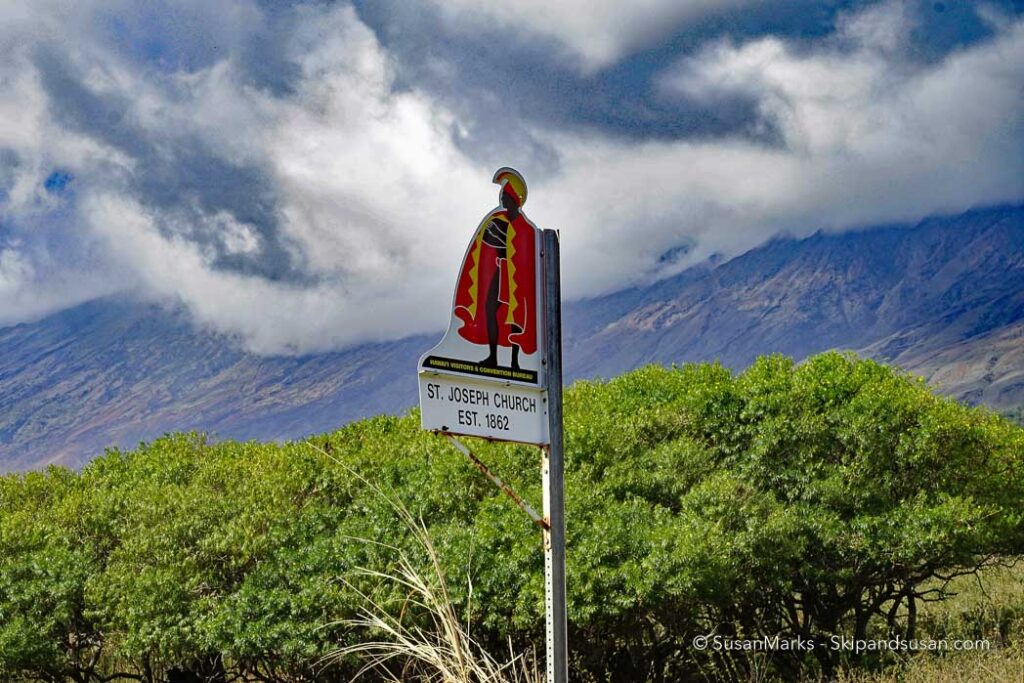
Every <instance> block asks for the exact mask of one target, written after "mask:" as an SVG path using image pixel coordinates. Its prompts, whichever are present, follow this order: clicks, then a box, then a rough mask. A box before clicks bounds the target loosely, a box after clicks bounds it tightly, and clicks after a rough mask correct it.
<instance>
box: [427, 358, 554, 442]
mask: <svg viewBox="0 0 1024 683" xmlns="http://www.w3.org/2000/svg"><path fill="white" fill-rule="evenodd" d="M420 411H421V413H422V416H423V418H422V419H423V425H424V426H425V427H426V428H428V429H432V430H435V431H440V432H446V433H449V434H465V435H467V436H482V437H484V438H488V439H499V440H502V441H520V442H523V443H531V444H546V443H548V441H549V439H548V410H547V398H546V396H545V392H544V391H541V390H540V389H532V388H529V387H524V386H520V385H517V384H506V385H502V384H496V383H494V382H488V381H479V382H478V381H475V380H468V379H462V378H453V377H451V376H448V375H433V376H431V375H428V374H421V375H420ZM427 425H430V426H429V427H427Z"/></svg>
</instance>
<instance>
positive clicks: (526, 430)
mask: <svg viewBox="0 0 1024 683" xmlns="http://www.w3.org/2000/svg"><path fill="white" fill-rule="evenodd" d="M494 182H495V183H498V184H499V185H501V191H500V193H499V201H500V204H499V206H497V207H496V208H494V209H492V210H491V211H490V212H489V213H488V214H487V215H486V216H484V219H483V220H482V221H481V222H480V225H479V226H478V227H477V229H476V232H475V233H474V234H473V238H472V240H470V243H469V246H468V247H467V248H466V253H465V255H464V256H463V258H462V266H461V268H460V269H459V278H458V280H457V282H456V286H455V296H454V297H453V301H452V310H451V319H450V321H449V325H448V331H447V332H446V333H445V336H444V338H443V339H442V340H441V342H440V343H439V344H438V345H437V346H435V347H434V348H433V349H431V350H430V351H428V352H427V353H426V354H424V356H423V357H422V358H420V362H419V385H420V415H421V420H422V424H423V428H424V429H428V430H431V431H437V432H444V433H448V434H464V435H469V436H481V437H484V438H488V439H497V440H501V441H519V442H522V443H530V444H537V445H545V444H547V443H548V441H549V438H548V419H547V395H546V394H547V392H546V391H545V384H544V380H545V376H544V364H543V355H544V340H545V338H544V330H543V320H542V316H543V310H542V308H543V297H542V289H543V282H542V280H541V277H542V274H543V267H542V264H541V260H540V259H541V231H540V230H538V229H537V227H536V226H534V225H533V223H531V222H530V221H529V219H527V218H526V216H525V215H524V214H523V212H522V205H523V203H524V202H525V201H526V182H525V181H524V180H523V177H522V176H521V175H520V174H519V173H518V172H517V171H515V170H513V169H510V168H501V169H499V170H498V172H497V173H495V174H494Z"/></svg>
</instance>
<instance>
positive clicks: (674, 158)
mask: <svg viewBox="0 0 1024 683" xmlns="http://www.w3.org/2000/svg"><path fill="white" fill-rule="evenodd" d="M884 42H885V45H886V46H887V47H888V46H891V45H892V42H891V41H888V40H887V41H884ZM1022 84H1024V22H1018V23H1016V24H1013V25H1012V26H1009V27H1006V28H1005V29H1004V30H1003V32H1002V33H1001V34H1000V35H998V36H997V37H996V38H994V39H993V40H992V41H990V42H988V43H985V44H981V45H978V46H976V47H973V48H970V49H967V50H964V51H962V52H958V53H954V54H951V55H949V56H948V57H947V58H946V59H945V60H943V61H941V62H939V63H937V64H934V65H930V66H921V67H910V66H909V65H908V64H906V63H903V62H901V61H898V60H895V58H894V57H892V56H891V52H890V51H889V50H888V49H884V50H882V49H878V47H877V41H874V40H871V41H864V42H862V43H861V45H860V47H858V48H857V49H856V50H854V51H853V52H849V51H846V50H841V49H840V48H839V46H833V45H830V46H826V47H825V48H822V49H819V50H818V51H812V52H807V51H806V50H796V49H793V48H792V47H791V46H790V45H788V44H787V43H785V42H784V41H781V40H778V39H775V38H765V39H760V40H755V41H751V42H748V43H745V44H741V45H734V44H731V43H728V42H723V43H717V44H715V45H712V46H709V47H708V48H707V49H705V50H704V51H702V52H701V53H700V54H699V55H697V56H696V57H693V58H690V59H687V60H685V61H683V62H681V63H680V64H678V65H676V67H674V68H673V69H672V70H671V72H670V73H668V74H666V76H665V81H664V86H665V88H666V89H668V90H670V91H671V90H673V89H674V90H676V91H677V92H680V93H683V94H685V95H687V96H689V97H696V98H700V99H704V100H705V101H708V102H714V101H715V100H716V98H725V97H730V96H735V95H737V94H740V95H745V96H748V97H751V98H753V99H754V101H755V102H757V106H758V108H759V111H760V114H761V121H762V122H763V123H764V124H766V125H772V126H775V127H776V128H777V129H778V131H779V132H780V134H781V138H782V141H781V142H782V144H781V145H780V146H778V147H769V146H766V145H763V144H758V143H753V142H748V141H745V140H742V139H739V138H736V139H731V140H724V141H710V142H674V143H653V142H650V143H643V144H633V143H624V142H612V141H609V140H606V139H601V138H597V137H595V138H591V139H587V140H579V139H565V140H563V141H562V143H561V145H560V149H561V151H562V155H563V160H564V165H563V171H562V174H561V175H560V176H559V178H557V179H555V180H554V181H553V182H552V183H551V185H550V186H549V187H547V188H545V191H544V193H543V194H541V193H537V194H536V196H537V203H541V202H544V207H543V208H544V212H545V214H546V215H548V216H550V222H551V224H557V225H560V226H562V227H564V228H566V238H567V239H568V240H573V239H574V238H575V239H578V240H579V241H580V243H581V248H582V249H584V250H585V252H586V255H585V256H584V257H582V258H581V259H580V263H584V264H586V265H585V267H580V266H573V265H572V264H569V265H568V270H569V273H570V275H571V281H570V287H569V291H570V292H572V293H574V294H584V293H588V292H592V291H595V290H601V289H604V290H608V289H614V288H616V287H618V286H621V285H622V284H623V283H624V282H626V281H628V279H629V278H630V276H631V274H634V275H635V274H637V273H645V272H648V271H649V268H650V264H651V263H652V262H653V261H654V259H655V258H656V257H657V255H658V254H660V253H662V252H663V251H664V250H666V249H669V248H671V247H672V246H674V245H676V244H679V243H682V242H685V241H686V240H687V239H688V238H694V239H695V240H696V242H697V249H696V250H695V252H694V254H693V257H692V258H691V259H690V261H688V262H692V260H693V259H696V258H703V257H706V256H707V255H708V254H709V253H712V252H715V251H721V252H724V253H726V254H735V253H737V252H738V251H741V250H743V249H746V248H749V247H752V246H754V245H756V244H758V243H759V242H761V241H763V240H764V239H766V238H768V237H770V236H771V235H773V234H776V233H777V232H779V231H780V230H785V231H789V232H792V233H795V234H798V235H799V234H807V233H809V232H811V231H814V230H817V229H819V228H822V227H825V228H832V229H843V228H849V227H854V226H864V225H871V224H875V223H881V222H890V221H913V220H917V219H919V218H921V217H923V216H925V215H929V214H933V213H944V212H958V211H963V210H966V209H969V208H971V207H973V206H979V205H986V204H993V203H1000V202H1014V201H1020V200H1021V199H1022V198H1024V155H1021V153H1020V151H1021V149H1024V125H1022V119H1021V115H1020V92H1021V87H1022ZM534 215H537V214H536V212H535V214H534ZM577 236H578V237H577ZM566 251H569V252H570V253H571V251H570V249H569V248H568V247H567V248H566Z"/></svg>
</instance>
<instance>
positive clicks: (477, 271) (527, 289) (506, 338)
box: [455, 209, 538, 353]
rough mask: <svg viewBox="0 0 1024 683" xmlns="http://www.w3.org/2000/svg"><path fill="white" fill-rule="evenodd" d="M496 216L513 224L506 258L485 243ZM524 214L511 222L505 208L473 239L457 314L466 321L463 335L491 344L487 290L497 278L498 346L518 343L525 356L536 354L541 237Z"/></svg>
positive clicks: (458, 291)
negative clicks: (489, 340) (489, 227)
mask: <svg viewBox="0 0 1024 683" xmlns="http://www.w3.org/2000/svg"><path fill="white" fill-rule="evenodd" d="M495 218H499V219H504V221H505V222H508V223H509V228H508V233H507V234H508V242H507V247H506V255H507V257H508V258H505V259H499V258H498V250H497V249H495V248H494V247H492V246H491V245H489V244H487V243H486V242H484V231H485V230H487V226H488V225H489V224H490V223H491V221H492V220H494V219H495ZM536 230H537V229H536V228H535V227H533V225H531V224H530V222H529V221H528V220H526V218H525V217H524V216H523V215H522V213H520V214H519V215H518V216H517V217H516V219H515V220H512V221H510V220H509V218H508V212H507V211H505V210H504V209H499V210H497V211H492V212H491V213H489V214H487V216H485V217H484V220H483V221H482V222H481V223H480V227H478V228H477V229H476V233H475V234H474V235H473V241H472V242H471V243H470V245H469V250H468V251H467V252H466V259H465V260H464V261H463V262H462V269H461V270H460V271H459V281H458V284H457V285H456V288H455V315H456V316H458V318H459V319H460V320H461V321H462V327H460V328H459V335H460V336H462V338H463V339H465V340H466V341H469V342H472V343H473V344H482V345H485V346H486V345H487V343H488V339H487V319H486V306H487V289H488V288H489V287H490V285H491V280H492V278H494V276H495V275H496V274H497V275H498V276H499V277H500V281H499V286H498V300H499V305H498V339H497V342H498V345H499V346H511V345H513V344H516V345H517V346H519V349H520V351H521V352H522V353H535V352H536V351H537V307H538V296H537V294H538V293H537V234H536Z"/></svg>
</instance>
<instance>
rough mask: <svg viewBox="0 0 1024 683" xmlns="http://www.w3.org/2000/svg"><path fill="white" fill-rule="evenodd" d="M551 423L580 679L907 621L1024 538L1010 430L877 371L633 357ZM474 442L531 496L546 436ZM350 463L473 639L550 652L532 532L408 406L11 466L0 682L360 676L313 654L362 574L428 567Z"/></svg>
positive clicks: (359, 601) (661, 669) (649, 671)
mask: <svg viewBox="0 0 1024 683" xmlns="http://www.w3.org/2000/svg"><path fill="white" fill-rule="evenodd" d="M565 419H566V425H565V426H566V448H567V455H566V467H567V472H566V511H567V526H568V529H567V533H568V583H569V585H568V593H569V595H568V599H569V606H568V609H569V621H570V644H571V648H572V655H571V656H572V659H573V662H572V666H571V668H572V670H573V671H574V675H575V676H576V677H577V678H578V679H580V680H630V681H634V680H684V679H687V678H691V677H693V676H695V675H697V672H699V671H704V672H707V671H711V670H717V671H719V672H726V673H729V672H731V673H730V674H729V675H733V676H740V675H742V674H743V670H744V667H745V666H747V665H748V664H749V663H747V662H744V661H742V660H740V661H736V660H734V659H729V660H728V661H726V660H725V658H722V657H720V656H719V655H718V654H717V653H714V652H711V653H699V652H696V651H694V650H692V648H691V647H690V642H691V640H692V638H693V637H694V636H695V635H698V634H706V633H710V632H717V633H721V634H735V635H743V636H749V637H753V636H757V635H774V634H783V635H793V636H796V635H801V636H806V637H817V638H821V637H827V636H829V635H831V634H838V633H844V634H851V635H861V636H864V635H866V634H870V633H876V632H881V633H895V632H899V633H901V634H903V635H904V636H907V635H912V634H913V633H914V632H915V629H916V628H918V625H917V617H916V614H917V613H918V608H919V607H920V606H921V603H922V602H923V601H928V600H933V599H936V598H942V597H943V595H944V592H943V590H944V589H943V585H944V584H943V582H942V581H938V582H936V580H935V577H951V576H952V575H956V574H962V573H968V572H973V571H975V570H976V569H977V568H978V567H981V566H984V565H986V564H989V563H992V562H995V561H996V560H997V559H998V558H1000V557H1003V556H1010V555H1019V554H1022V553H1024V523H1022V516H1021V515H1022V510H1024V505H1022V503H1024V430H1021V429H1020V428H1019V427H1016V426H1014V425H1012V424H1011V423H1010V422H1009V421H1007V420H1006V419H1004V418H1001V417H998V416H995V415H993V414H991V413H989V412H986V411H984V410H979V409H971V408H967V407H964V406H961V405H958V404H956V403H954V402H952V401H950V400H948V399H944V398H939V397H936V396H934V395H932V394H931V393H930V392H929V391H928V390H927V389H926V387H924V386H923V384H922V383H921V382H920V381H918V380H915V379H912V378H909V377H907V376H904V375H902V374H899V373H897V372H895V371H893V370H891V369H889V368H887V367H884V366H881V365H878V364H876V363H873V362H870V361H864V360H858V359H856V358H855V357H852V356H848V355H842V354H836V353H829V354H822V355H820V356H816V357H813V358H811V359H809V360H807V361H806V362H804V363H803V364H801V365H795V364H794V363H793V362H792V361H790V360H788V359H786V358H783V357H780V356H771V357H765V358H761V359H759V360H758V361H757V362H756V363H755V364H754V365H753V366H751V367H750V368H749V369H748V370H746V371H745V372H743V373H742V374H739V375H733V374H732V373H730V372H729V371H728V370H726V369H725V368H723V367H721V366H718V365H707V364H704V365H686V366H682V367H679V368H672V369H666V368H660V367H647V368H643V369H641V370H638V371H636V372H633V373H630V374H627V375H624V376H622V377H619V378H617V379H615V380H612V381H609V382H584V383H578V384H577V385H575V386H574V387H573V388H572V389H571V390H570V391H569V392H567V396H566V417H565ZM314 446H315V447H314ZM473 447H474V450H475V451H476V452H477V454H478V455H479V456H480V457H481V458H482V459H483V460H485V461H486V462H487V463H488V464H490V465H492V466H493V467H494V468H495V469H496V470H497V471H498V472H499V473H500V474H501V475H502V477H503V478H504V479H506V480H508V481H510V482H511V483H512V484H513V486H514V487H515V488H517V489H518V490H519V491H520V492H522V493H524V495H525V496H526V497H527V498H528V499H529V500H530V501H531V503H533V504H534V506H535V507H539V503H540V500H539V499H540V491H539V476H538V455H537V451H536V450H535V449H530V448H527V447H522V446H515V445H511V444H489V443H483V442H479V443H477V442H474V443H473ZM364 477H365V478H366V479H367V480H369V481H371V482H373V483H374V484H375V485H376V486H379V487H381V488H383V489H385V490H388V491H389V492H390V493H391V494H392V495H394V496H395V497H396V498H398V499H400V500H401V501H403V503H404V504H405V505H406V506H407V507H408V508H409V509H410V511H411V513H412V514H413V515H414V516H416V517H417V518H419V519H422V520H424V522H425V524H426V525H427V528H428V529H429V533H430V536H431V538H432V540H433V544H434V547H435V548H436V550H437V553H438V556H439V557H440V558H441V559H442V562H443V565H444V566H443V569H444V572H445V575H446V576H447V577H448V585H449V588H450V590H451V597H452V599H453V600H454V602H455V604H456V605H457V606H458V607H459V609H460V611H463V610H465V609H467V608H468V607H472V610H471V612H470V613H471V614H472V624H471V628H472V633H473V634H474V638H475V639H476V640H478V641H479V642H480V643H481V645H482V646H484V647H486V648H487V649H490V650H491V651H501V650H506V651H507V649H508V647H509V642H511V644H512V648H513V649H514V650H515V651H519V652H522V651H526V650H527V649H529V647H530V645H531V643H534V642H540V636H541V633H542V629H543V562H542V556H541V552H540V538H539V534H538V533H537V532H536V530H535V529H534V528H532V526H531V525H530V523H529V521H528V520H527V519H526V518H525V516H524V515H523V514H522V513H521V512H520V511H519V510H518V509H517V508H515V507H513V506H512V505H510V504H508V502H507V501H506V500H504V499H503V498H502V497H501V494H500V493H498V492H497V491H496V490H495V489H494V488H493V487H492V486H491V485H490V484H489V483H488V482H487V481H486V480H485V479H483V477H481V476H479V473H477V472H476V470H474V469H473V468H472V467H471V466H470V465H469V464H468V463H466V462H464V461H463V460H462V459H461V457H460V456H459V454H458V453H457V452H455V451H454V450H453V449H451V447H450V446H449V445H448V444H447V443H445V442H444V440H442V439H440V438H438V437H436V436H433V435H430V434H426V433H422V432H421V431H420V430H419V428H418V418H417V416H416V415H415V414H413V415H410V416H407V417H402V418H393V417H378V418H374V419H370V420H365V421H362V422H359V423H356V424H353V425H350V426H349V427H346V428H345V429H342V430H340V431H338V432H335V433H333V434H330V435H326V436H321V437H316V438H313V439H310V441H309V442H297V443H289V444H284V445H276V444H259V443H235V442H224V443H210V442H208V441H207V440H206V439H204V438H203V437H201V436H198V435H194V434H177V435H168V436H165V437H163V438H161V439H158V440H156V441H154V442H153V443H150V444H143V445H142V446H140V447H139V448H138V449H137V450H135V451H131V452H120V451H110V452H108V453H107V454H106V455H104V456H102V457H100V458H97V459H96V460H95V461H94V462H93V463H91V464H90V465H89V466H87V467H86V468H85V469H84V470H83V471H82V472H81V473H77V474H76V473H72V472H69V471H67V470H62V469H56V468H54V469H50V470H48V471H47V472H45V473H32V474H28V475H21V476H15V475H9V476H6V477H2V478H0V677H2V678H16V677H23V678H28V679H35V680H63V679H66V678H72V679H74V680H80V681H86V680H98V678H97V677H98V676H101V675H104V676H105V675H110V674H114V673H121V674H128V675H131V676H135V677H137V678H139V679H143V680H165V679H166V678H168V677H169V676H171V675H172V674H173V673H174V672H182V671H190V672H193V673H194V674H196V675H201V676H204V677H206V678H207V679H209V680H217V679H226V677H228V676H229V675H234V674H238V675H243V674H244V675H248V676H250V677H253V678H261V679H263V680H271V681H298V680H348V678H349V677H350V676H351V675H352V674H353V673H354V672H355V671H357V670H358V668H359V666H360V665H359V662H357V661H356V660H355V659H353V658H348V659H343V660H341V661H333V660H325V659H324V655H325V654H327V653H329V652H331V651H334V650H337V649H338V648H345V647H346V646H354V645H357V644H358V642H359V638H360V633H359V631H358V630H354V629H352V628H351V626H350V625H349V622H350V621H351V620H352V619H353V618H356V617H357V615H358V614H359V610H360V608H361V607H362V606H364V605H365V604H366V603H365V598H364V597H363V596H367V597H369V598H371V599H373V600H374V601H375V602H376V603H377V604H392V601H394V600H399V599H401V598H403V594H402V593H401V590H400V588H398V587H397V586H396V585H395V584H394V582H386V581H379V580H374V578H373V575H372V574H368V573H367V572H365V571H360V569H359V568H369V569H371V570H374V571H380V572H384V573H389V574H392V575H394V574H395V573H396V570H397V569H398V567H397V566H396V563H397V562H398V557H399V553H398V552H397V551H396V548H397V549H400V550H401V553H402V554H403V555H404V557H406V558H412V559H413V560H415V561H420V562H422V563H423V567H424V568H425V569H428V570H429V561H430V560H429V558H427V557H425V556H424V555H423V552H422V548H421V547H420V546H419V544H417V543H416V542H415V539H414V538H411V537H410V532H409V528H408V525H406V524H404V523H403V521H402V520H401V519H400V518H399V517H398V516H396V515H395V514H394V511H393V510H392V509H391V507H390V505H389V504H388V502H387V501H386V500H382V499H381V496H379V495H378V494H376V493H375V492H374V491H373V488H372V487H368V486H367V485H366V484H365V483H364V482H363V481H362V478H364ZM366 539H370V540H378V541H382V542H384V543H385V544H386V545H381V544H374V543H366V542H365V540H366ZM470 582H471V584H470ZM470 585H472V598H471V600H470V590H469V586H470ZM843 663H844V661H843V659H842V658H839V657H837V656H835V654H834V653H831V652H829V651H825V650H822V649H818V650H815V651H814V652H812V653H799V652H797V653H788V654H787V653H779V656H777V657H775V658H773V660H772V663H771V666H773V667H775V673H776V674H778V675H785V676H790V677H792V676H795V675H796V674H797V673H801V672H803V673H810V674H815V673H816V672H820V673H823V674H825V675H830V674H831V672H833V671H835V670H836V668H837V667H838V666H839V665H841V664H843Z"/></svg>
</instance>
